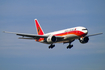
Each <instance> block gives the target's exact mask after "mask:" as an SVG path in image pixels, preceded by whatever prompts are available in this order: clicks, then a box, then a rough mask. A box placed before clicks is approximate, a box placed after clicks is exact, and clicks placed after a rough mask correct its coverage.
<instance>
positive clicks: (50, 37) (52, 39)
mask: <svg viewBox="0 0 105 70" xmlns="http://www.w3.org/2000/svg"><path fill="white" fill-rule="evenodd" d="M56 41H57V38H56V37H55V36H49V37H48V38H47V42H48V43H52V42H56Z"/></svg>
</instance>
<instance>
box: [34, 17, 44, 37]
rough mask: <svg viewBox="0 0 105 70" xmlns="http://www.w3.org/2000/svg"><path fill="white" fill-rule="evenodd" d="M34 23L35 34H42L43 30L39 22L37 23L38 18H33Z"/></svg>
mask: <svg viewBox="0 0 105 70" xmlns="http://www.w3.org/2000/svg"><path fill="white" fill-rule="evenodd" d="M35 24H36V29H37V34H38V35H44V32H43V30H42V28H41V26H40V24H39V23H38V20H37V19H35Z"/></svg>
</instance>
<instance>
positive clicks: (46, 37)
mask: <svg viewBox="0 0 105 70" xmlns="http://www.w3.org/2000/svg"><path fill="white" fill-rule="evenodd" d="M34 21H35V25H36V30H37V34H27V33H17V32H7V31H4V33H13V34H16V35H18V36H22V37H19V39H32V40H35V41H37V42H40V43H45V44H50V46H49V47H48V48H49V49H50V48H51V49H52V48H53V47H55V43H64V44H65V43H69V45H68V46H67V49H71V48H72V47H73V45H72V44H71V43H72V42H73V41H74V40H76V39H78V40H79V41H80V43H82V44H85V43H88V41H89V37H90V36H95V35H100V34H103V33H97V34H92V35H87V34H88V29H87V28H85V27H82V26H78V27H73V28H68V29H64V30H59V31H54V32H50V33H46V34H45V33H44V31H43V30H42V28H41V26H40V24H39V22H38V20H37V19H35V20H34Z"/></svg>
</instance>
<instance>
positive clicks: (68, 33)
mask: <svg viewBox="0 0 105 70" xmlns="http://www.w3.org/2000/svg"><path fill="white" fill-rule="evenodd" d="M70 34H74V35H77V36H80V37H82V36H85V35H86V34H85V33H84V32H82V31H77V30H75V31H69V32H64V33H60V34H55V35H54V36H65V35H70Z"/></svg>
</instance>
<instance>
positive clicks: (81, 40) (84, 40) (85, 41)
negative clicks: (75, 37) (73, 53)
mask: <svg viewBox="0 0 105 70" xmlns="http://www.w3.org/2000/svg"><path fill="white" fill-rule="evenodd" d="M79 41H80V43H82V44H84V43H87V42H88V41H89V37H83V38H80V39H79Z"/></svg>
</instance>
